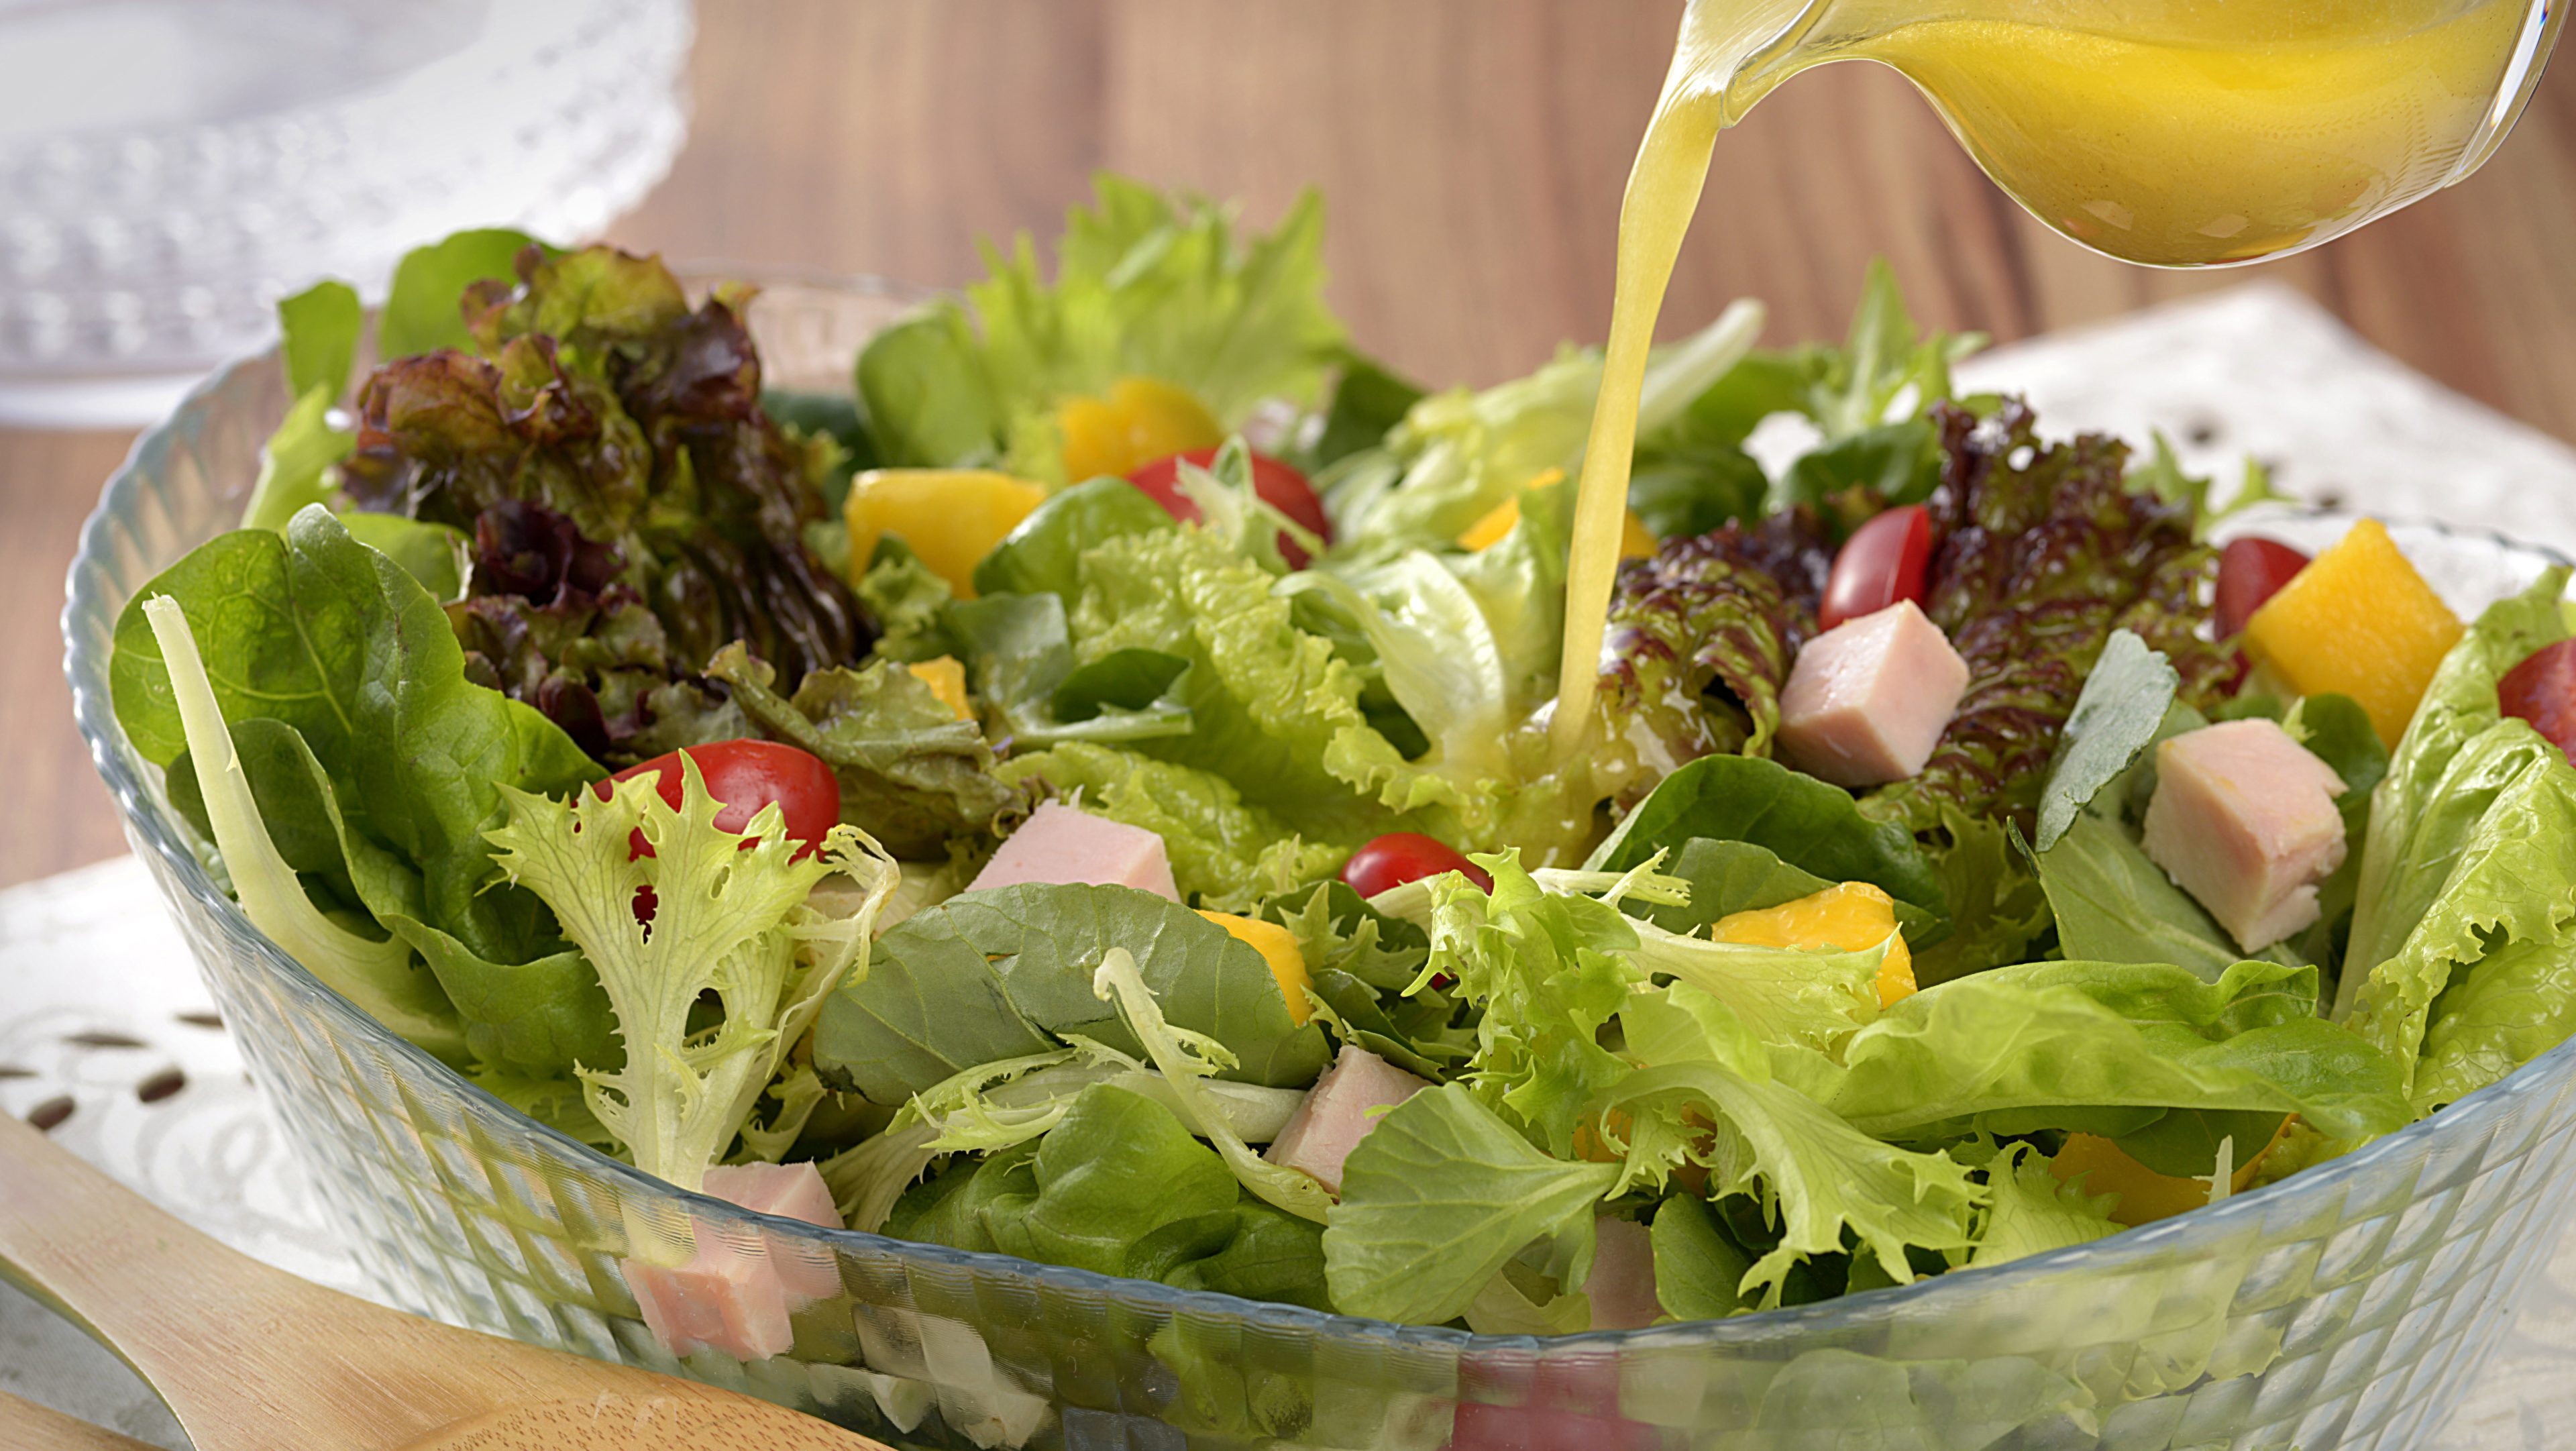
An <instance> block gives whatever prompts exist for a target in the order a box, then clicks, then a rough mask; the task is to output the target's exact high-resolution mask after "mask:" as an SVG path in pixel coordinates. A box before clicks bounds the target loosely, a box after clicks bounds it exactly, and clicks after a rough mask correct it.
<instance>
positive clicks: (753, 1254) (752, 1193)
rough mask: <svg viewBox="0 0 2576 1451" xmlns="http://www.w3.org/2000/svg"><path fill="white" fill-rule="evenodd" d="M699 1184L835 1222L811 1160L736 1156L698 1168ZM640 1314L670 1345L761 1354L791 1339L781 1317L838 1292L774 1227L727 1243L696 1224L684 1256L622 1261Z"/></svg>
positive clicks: (782, 1211)
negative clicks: (679, 1260)
mask: <svg viewBox="0 0 2576 1451" xmlns="http://www.w3.org/2000/svg"><path fill="white" fill-rule="evenodd" d="M705 1189H706V1192H707V1193H708V1194H711V1195H713V1196H715V1197H716V1198H718V1199H724V1200H728V1201H731V1202H732V1203H735V1204H739V1205H741V1206H742V1207H743V1208H745V1209H751V1210H757V1211H759V1212H760V1213H762V1214H774V1215H778V1216H779V1217H781V1218H786V1219H801V1220H803V1221H805V1222H806V1223H808V1224H820V1225H826V1226H829V1227H832V1228H836V1229H837V1228H839V1227H840V1223H841V1216H840V1213H839V1211H838V1210H836V1209H835V1208H834V1207H833V1205H832V1192H831V1190H830V1189H829V1188H827V1187H826V1186H825V1185H824V1183H823V1176H822V1174H821V1173H820V1172H819V1171H817V1170H816V1169H815V1167H814V1166H813V1165H812V1164H737V1165H726V1166H719V1167H716V1168H713V1169H709V1170H708V1171H707V1177H706V1183H705ZM619 1269H620V1270H621V1271H622V1272H623V1273H624V1275H625V1276H626V1285H627V1288H628V1289H630V1290H632V1291H634V1292H635V1303H636V1306H637V1307H638V1308H639V1309H641V1310H642V1311H643V1314H644V1323H645V1324H646V1325H648V1326H650V1327H651V1328H652V1331H653V1333H654V1334H655V1335H656V1336H659V1337H660V1338H661V1341H662V1343H663V1344H664V1345H666V1346H668V1347H669V1348H670V1351H671V1353H672V1354H673V1355H678V1356H687V1355H694V1354H696V1353H697V1352H698V1351H700V1350H708V1349H712V1350H720V1351H723V1352H724V1353H725V1354H727V1355H730V1356H732V1357H733V1358H734V1359H736V1360H766V1359H768V1358H769V1357H770V1356H773V1355H783V1354H785V1353H786V1352H787V1350H788V1349H789V1347H791V1346H793V1345H794V1344H795V1343H796V1336H795V1332H794V1330H793V1329H792V1328H791V1327H790V1325H789V1323H788V1317H789V1316H791V1315H793V1314H794V1313H795V1312H796V1311H797V1310H798V1309H800V1308H802V1307H803V1306H805V1305H807V1304H810V1303H812V1302H813V1301H815V1300H819V1299H822V1298H824V1297H826V1296H829V1295H835V1294H838V1293H840V1289H841V1279H840V1273H839V1271H838V1269H837V1268H836V1267H835V1266H834V1265H833V1263H832V1261H831V1260H830V1259H829V1258H828V1257H827V1256H823V1255H820V1254H817V1253H815V1252H814V1251H813V1250H812V1249H811V1248H810V1247H805V1246H800V1245H799V1244H798V1243H797V1242H796V1241H795V1240H794V1239H792V1238H790V1237H789V1236H786V1235H782V1234H764V1235H763V1236H762V1244H761V1246H760V1248H759V1249H750V1248H737V1247H736V1246H734V1245H731V1244H728V1243H726V1242H725V1240H724V1239H723V1238H722V1237H721V1236H720V1234H719V1232H718V1231H717V1230H716V1229H715V1227H714V1226H712V1225H709V1224H704V1223H701V1224H699V1225H698V1227H697V1248H696V1250H695V1251H694V1252H693V1253H691V1255H690V1256H689V1258H688V1261H687V1262H686V1263H684V1264H681V1265H677V1266H672V1265H657V1264H652V1263H650V1262H648V1261H645V1260H643V1259H640V1258H639V1259H629V1260H625V1261H622V1262H621V1263H620V1265H619Z"/></svg>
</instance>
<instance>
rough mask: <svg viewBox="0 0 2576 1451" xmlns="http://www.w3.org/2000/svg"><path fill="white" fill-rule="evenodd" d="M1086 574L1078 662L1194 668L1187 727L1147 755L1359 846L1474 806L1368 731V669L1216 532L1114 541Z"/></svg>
mask: <svg viewBox="0 0 2576 1451" xmlns="http://www.w3.org/2000/svg"><path fill="white" fill-rule="evenodd" d="M1081 578H1082V593H1081V596H1080V599H1079V602H1078V603H1077V604H1076V606H1075V608H1074V611H1073V618H1072V633H1073V641H1074V652H1075V657H1076V659H1077V660H1078V661H1080V662H1082V663H1089V662H1091V661H1095V660H1098V659H1100V658H1102V657H1103V656H1106V655H1109V654H1111V653H1114V652H1116V651H1119V650H1125V649H1147V650H1158V651H1163V652H1166V653H1169V654H1173V655H1177V656H1180V657H1181V658H1183V659H1185V660H1187V661H1189V662H1190V669H1189V670H1188V671H1187V672H1185V673H1184V674H1183V675H1181V677H1180V678H1179V680H1178V681H1177V683H1176V687H1175V689H1174V691H1173V693H1172V697H1171V698H1172V700H1173V701H1174V702H1175V703H1177V704H1178V705H1180V706H1181V707H1183V708H1185V709H1186V710H1187V711H1188V712H1189V717H1190V730H1189V733H1188V734H1186V735H1174V736H1167V737H1159V738H1155V739H1151V740H1144V741H1139V742H1136V743H1135V745H1136V748H1137V749H1139V750H1141V751H1143V752H1145V753H1146V754H1148V755H1152V756H1158V757H1161V758H1162V759H1165V760H1169V761H1175V762H1178V763H1180V764H1182V765H1185V766H1192V767H1196V768H1198V769H1200V770H1205V771H1211V772H1214V773H1215V774H1217V775H1220V776H1223V777H1225V778H1226V779H1227V780H1228V781H1231V782H1232V783H1234V786H1235V788H1236V789H1237V790H1239V791H1241V792H1242V793H1243V797H1244V799H1245V800H1246V801H1249V802H1251V803H1252V804H1254V805H1256V806H1260V807H1263V808H1266V809H1268V810H1270V811H1272V812H1274V813H1275V814H1277V815H1278V816H1279V817H1280V819H1282V820H1284V821H1286V822H1287V823H1288V824H1289V825H1290V827H1292V828H1293V829H1295V830H1296V831H1298V832H1299V833H1301V834H1303V835H1305V836H1307V837H1309V838H1310V839H1314V840H1320V841H1332V842H1344V843H1348V842H1355V841H1357V840H1358V839H1361V838H1363V837H1366V836H1370V835H1374V834H1376V833H1377V832H1378V831H1381V830H1385V829H1387V828H1388V826H1390V825H1391V824H1392V819H1393V817H1395V816H1396V815H1400V814H1404V813H1409V812H1412V811H1416V810H1420V809H1422V808H1424V807H1428V806H1435V805H1445V806H1452V807H1456V806H1460V805H1463V804H1466V803H1465V802H1464V800H1463V798H1462V796H1461V793H1460V792H1459V791H1458V789H1457V787H1456V786H1455V785H1454V783H1452V782H1450V781H1449V780H1447V779H1446V778H1444V777H1441V776H1438V775H1436V774H1434V773H1430V772H1425V771H1419V770H1416V769H1414V768H1413V767H1412V766H1410V765H1409V764H1408V763H1407V762H1406V761H1405V759H1404V758H1403V756H1402V755H1401V754H1400V753H1398V752H1397V751H1396V749H1395V747H1394V746H1393V745H1391V744H1390V743H1388V741H1387V739H1386V738H1385V737H1384V736H1383V735H1381V734H1379V733H1378V731H1377V730H1376V729H1375V728H1374V727H1373V726H1371V725H1370V723H1369V721H1368V717H1367V716H1366V714H1365V713H1364V712H1363V711H1362V710H1361V709H1360V706H1359V696H1360V690H1361V680H1360V677H1359V675H1358V673H1357V672H1356V671H1355V670H1354V669H1353V668H1352V667H1351V666H1350V665H1349V664H1348V663H1347V662H1345V661H1343V660H1341V659H1340V658H1338V657H1337V656H1336V655H1335V653H1334V649H1333V646H1332V644H1331V642H1330V641H1327V640H1325V639H1323V638H1322V637H1320V636H1316V635H1313V634H1309V633H1307V632H1306V631H1304V630H1302V629H1300V628H1299V627H1298V626H1297V624H1296V623H1295V620H1294V613H1295V612H1294V608H1293V606H1292V605H1291V603H1290V601H1289V600H1287V599H1285V598H1282V597H1280V596H1278V595H1276V594H1274V593H1273V591H1272V588H1271V585H1272V578H1271V576H1270V575H1269V574H1268V573H1267V572H1266V571H1264V570H1262V569H1261V568H1260V567H1259V566H1258V565H1255V564H1252V563H1250V562H1248V561H1246V560H1243V559H1241V558H1240V557H1238V556H1235V555H1233V554H1232V553H1230V552H1229V551H1227V550H1226V549H1225V548H1224V547H1223V545H1221V544H1220V543H1219V542H1217V541H1216V540H1215V539H1214V538H1213V537H1212V536H1210V535H1208V534H1206V533H1205V532H1203V531H1199V530H1176V531H1168V532H1160V533H1154V534H1144V535H1129V536H1125V537H1121V538H1114V539H1109V540H1106V541H1104V542H1102V543H1100V544H1098V545H1095V546H1093V547H1092V548H1091V549H1089V550H1088V551H1086V552H1085V553H1084V554H1083V556H1082V564H1081ZM1039 598H1046V597H1045V596H1040V597H1039Z"/></svg>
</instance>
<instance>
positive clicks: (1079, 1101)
mask: <svg viewBox="0 0 2576 1451" xmlns="http://www.w3.org/2000/svg"><path fill="white" fill-rule="evenodd" d="M1029 1177H1030V1179H1031V1180H1032V1181H1033V1182H1034V1186H1035V1192H1033V1193H1030V1194H1028V1195H1026V1196H1025V1197H1023V1196H1021V1195H1019V1194H1016V1193H1008V1194H1001V1195H997V1196H995V1197H994V1198H992V1199H991V1200H989V1201H987V1202H986V1203H985V1204H984V1205H982V1206H981V1208H982V1217H983V1221H984V1226H985V1228H986V1230H987V1232H989V1233H990V1234H991V1235H992V1237H993V1243H994V1246H995V1248H997V1249H999V1250H1001V1251H1002V1252H1003V1253H1004V1254H1015V1255H1018V1256H1020V1257H1021V1258H1023V1259H1032V1260H1042V1261H1044V1262H1046V1263H1048V1264H1053V1265H1072V1266H1073V1267H1075V1268H1076V1269H1085V1270H1097V1271H1098V1272H1100V1273H1101V1274H1104V1275H1121V1274H1127V1273H1129V1272H1130V1269H1129V1267H1130V1263H1131V1256H1132V1255H1133V1253H1134V1251H1135V1250H1137V1249H1138V1248H1139V1247H1140V1245H1141V1244H1142V1243H1143V1242H1145V1241H1147V1240H1149V1238H1150V1237H1151V1236H1153V1235H1154V1234H1155V1232H1156V1231H1158V1230H1162V1229H1165V1228H1167V1227H1169V1226H1173V1225H1176V1224H1178V1225H1186V1224H1188V1223H1189V1222H1190V1221H1192V1220H1194V1219H1198V1218H1201V1217H1203V1216H1210V1215H1225V1216H1228V1217H1229V1219H1230V1217H1231V1215H1232V1212H1233V1210H1234V1203H1235V1197H1236V1195H1237V1194H1238V1193H1239V1192H1240V1191H1239V1190H1238V1189H1237V1187H1236V1185H1235V1182H1234V1174H1233V1173H1232V1171H1230V1170H1228V1169H1227V1168H1226V1167H1225V1161H1224V1160H1223V1159H1220V1158H1218V1157H1217V1154H1216V1151H1215V1150H1214V1149H1211V1148H1209V1147H1208V1146H1207V1145H1205V1144H1202V1143H1200V1142H1199V1141H1198V1140H1197V1139H1195V1138H1192V1137H1191V1136H1190V1131H1189V1130H1188V1129H1187V1128H1185V1127H1183V1126H1182V1124H1181V1121H1180V1120H1179V1119H1178V1118H1176V1117H1174V1116H1173V1114H1172V1111H1171V1110H1170V1109H1168V1108H1165V1107H1163V1106H1162V1105H1161V1104H1159V1103H1156V1102H1154V1101H1153V1100H1152V1099H1149V1098H1144V1097H1140V1096H1139V1095H1136V1094H1133V1093H1130V1092H1128V1091H1127V1090H1125V1089H1123V1088H1115V1087H1112V1086H1110V1085H1109V1084H1106V1083H1095V1084H1093V1085H1092V1086H1091V1087H1089V1088H1086V1089H1084V1090H1083V1091H1082V1093H1081V1094H1080V1095H1079V1096H1078V1097H1076V1098H1075V1099H1074V1101H1073V1107H1072V1108H1071V1109H1069V1110H1067V1111H1066V1113H1065V1116H1064V1119H1063V1121H1062V1122H1060V1123H1058V1124H1057V1125H1056V1126H1055V1127H1054V1128H1053V1129H1051V1130H1049V1131H1048V1133H1047V1135H1046V1137H1045V1138H1044V1139H1042V1140H1040V1141H1039V1144H1038V1151H1037V1155H1036V1157H1035V1158H1033V1159H1031V1160H1030V1161H1029ZM1225 1227H1226V1228H1231V1225H1230V1224H1228V1225H1226V1226H1225Z"/></svg>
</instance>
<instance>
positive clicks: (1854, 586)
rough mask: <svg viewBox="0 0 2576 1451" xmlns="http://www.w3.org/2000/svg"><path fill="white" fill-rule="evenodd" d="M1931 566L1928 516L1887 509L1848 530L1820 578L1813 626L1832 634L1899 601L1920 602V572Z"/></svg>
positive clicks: (1913, 509) (1912, 508)
mask: <svg viewBox="0 0 2576 1451" xmlns="http://www.w3.org/2000/svg"><path fill="white" fill-rule="evenodd" d="M1931 561H1932V514H1931V511H1930V510H1928V509H1925V508H1924V507H1923V506H1922V505H1920V504H1907V505H1905V506H1904V507H1903V508H1898V509H1890V510H1888V511H1887V512H1885V513H1883V514H1880V515H1879V516H1878V517H1877V518H1874V519H1872V520H1870V521H1869V522H1868V523H1866V524H1863V525H1862V526H1860V527H1859V528H1858V529H1855V530H1853V531H1852V536H1851V538H1849V539H1846V540H1844V541H1843V548H1842V552H1841V553H1840V554H1837V555H1835V556H1834V572H1833V573H1832V574H1830V575H1828V576H1826V579H1825V602H1824V605H1823V606H1822V607H1821V608H1820V609H1818V610H1817V611H1816V623H1817V624H1819V625H1821V626H1823V627H1824V628H1825V629H1828V630H1830V629H1832V628H1833V627H1834V626H1836V625H1839V624H1841V623H1842V622H1843V621H1845V620H1857V619H1859V618H1861V617H1862V616H1863V615H1874V614H1877V613H1878V612H1879V611H1880V610H1883V609H1886V608H1887V607H1888V606H1889V605H1892V604H1895V603H1896V602H1897V601H1899V600H1913V601H1914V602H1916V603H1917V604H1920V603H1922V600H1923V571H1924V568H1925V566H1927V565H1928V564H1930V563H1931Z"/></svg>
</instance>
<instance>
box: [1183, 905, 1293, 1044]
mask: <svg viewBox="0 0 2576 1451" xmlns="http://www.w3.org/2000/svg"><path fill="white" fill-rule="evenodd" d="M1199 915H1200V916H1202V917H1205V918H1206V919H1208V920H1209V921H1211V922H1213V923H1215V924H1216V925H1218V926H1219V927H1222V928H1224V929H1225V930H1226V931H1228V932H1230V933H1232V934H1233V935H1234V938H1235V940H1236V941H1238V942H1241V943H1243V944H1244V945H1246V946H1248V947H1250V948H1251V949H1252V950H1253V951H1255V952H1258V953H1260V954H1261V960H1262V961H1263V962H1266V963H1268V964H1270V975H1271V976H1272V977H1275V978H1277V979H1278V980H1279V996H1281V997H1283V998H1286V999H1287V1000H1288V1016H1289V1017H1290V1018H1292V1019H1294V1020H1295V1021H1296V1022H1297V1023H1298V1024H1299V1025H1300V1026H1303V1025H1304V1024H1305V1022H1306V1020H1307V1019H1308V1018H1311V1017H1313V1016H1314V1015H1315V1005H1314V1004H1313V1003H1311V1002H1309V1001H1307V998H1306V983H1307V981H1308V979H1307V977H1306V954H1305V952H1304V951H1303V950H1302V949H1301V948H1299V947H1298V946H1297V934H1296V933H1294V932H1291V931H1289V930H1288V929H1287V928H1285V927H1282V926H1280V925H1279V924H1278V923H1276V922H1260V921H1255V920H1254V919H1252V918H1250V917H1238V916H1236V915H1234V914H1233V913H1231V912H1201V913H1199Z"/></svg>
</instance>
